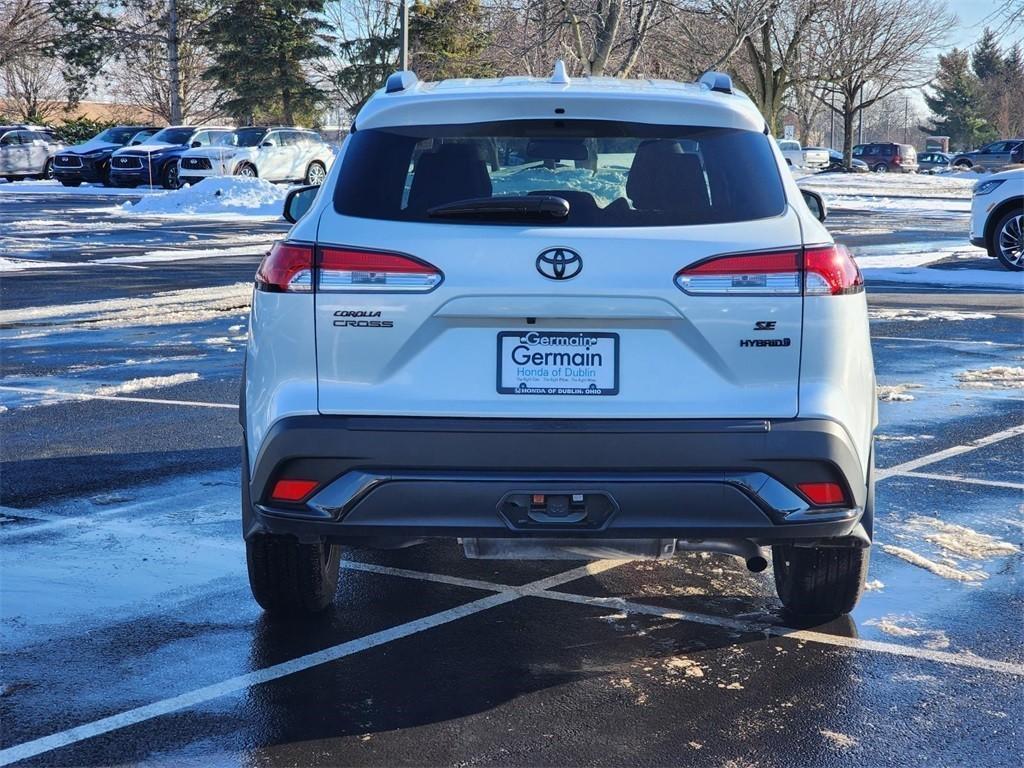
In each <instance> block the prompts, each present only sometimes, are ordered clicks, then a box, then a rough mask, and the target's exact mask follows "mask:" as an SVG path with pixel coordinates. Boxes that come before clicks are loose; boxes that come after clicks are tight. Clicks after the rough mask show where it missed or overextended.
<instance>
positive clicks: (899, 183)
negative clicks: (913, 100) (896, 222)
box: [797, 173, 978, 202]
mask: <svg viewBox="0 0 1024 768" xmlns="http://www.w3.org/2000/svg"><path fill="white" fill-rule="evenodd" d="M797 181H798V182H799V184H800V186H801V187H803V188H804V189H813V190H814V191H815V192H824V193H826V194H828V193H831V194H834V195H878V196H886V195H895V196H899V197H900V198H907V197H917V198H923V199H927V198H931V199H935V198H946V199H949V198H956V199H961V200H966V201H967V202H970V199H971V190H972V189H973V188H974V185H975V184H976V183H977V181H978V177H977V176H976V175H974V174H967V175H960V174H950V175H943V176H929V175H922V174H915V173H870V174H869V173H865V174H855V173H826V174H814V175H811V176H804V177H803V178H800V179H798V180H797Z"/></svg>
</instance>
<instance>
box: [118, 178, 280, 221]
mask: <svg viewBox="0 0 1024 768" xmlns="http://www.w3.org/2000/svg"><path fill="white" fill-rule="evenodd" d="M287 194H288V188H287V187H279V186H275V185H274V184H271V183H270V182H269V181H267V180H266V179H251V178H247V177H245V176H213V177H210V178H208V179H206V180H204V181H202V182H200V183H198V184H196V185H195V186H186V187H182V188H181V189H175V190H172V191H170V192H162V193H160V194H156V195H150V196H148V197H145V198H143V199H142V200H139V201H138V202H137V203H134V204H132V203H125V204H124V210H125V211H126V212H127V213H131V214H143V215H147V216H174V215H189V216H196V215H201V216H210V215H213V216H216V215H218V214H229V215H234V216H239V215H242V216H265V217H272V218H275V219H276V218H280V217H281V212H282V210H283V208H284V199H285V197H286V196H287Z"/></svg>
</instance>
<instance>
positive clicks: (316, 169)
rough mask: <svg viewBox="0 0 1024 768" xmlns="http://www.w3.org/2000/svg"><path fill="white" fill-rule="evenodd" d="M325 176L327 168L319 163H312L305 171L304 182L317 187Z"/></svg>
mask: <svg viewBox="0 0 1024 768" xmlns="http://www.w3.org/2000/svg"><path fill="white" fill-rule="evenodd" d="M326 178H327V170H326V169H325V168H324V167H323V166H322V165H320V163H313V164H312V165H311V166H309V170H308V171H306V183H307V184H312V185H313V186H316V187H319V186H320V185H321V184H323V183H324V179H326Z"/></svg>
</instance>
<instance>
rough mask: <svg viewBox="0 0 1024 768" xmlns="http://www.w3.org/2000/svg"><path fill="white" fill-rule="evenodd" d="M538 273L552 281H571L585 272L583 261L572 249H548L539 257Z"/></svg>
mask: <svg viewBox="0 0 1024 768" xmlns="http://www.w3.org/2000/svg"><path fill="white" fill-rule="evenodd" d="M537 271H538V272H540V273H541V274H542V275H544V277H548V278H551V279H552V280H569V279H571V278H573V277H576V275H578V274H579V273H580V272H582V271H583V259H581V258H580V255H579V254H578V253H576V251H574V250H573V249H572V248H548V249H547V250H546V251H541V254H540V256H538V257H537Z"/></svg>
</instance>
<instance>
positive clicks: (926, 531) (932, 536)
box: [907, 517, 1017, 560]
mask: <svg viewBox="0 0 1024 768" xmlns="http://www.w3.org/2000/svg"><path fill="white" fill-rule="evenodd" d="M907 527H908V528H909V529H910V530H912V531H915V532H916V533H919V534H921V537H922V538H923V539H924V540H925V541H928V542H930V543H932V544H934V545H935V546H937V547H940V548H942V549H944V550H946V551H947V552H949V553H950V554H952V555H955V556H958V557H966V558H969V559H971V560H983V559H985V558H988V557H1000V556H1002V555H1014V554H1016V553H1017V547H1015V546H1014V545H1013V544H1011V543H1010V542H1008V541H1002V540H1001V539H997V538H996V537H995V536H989V535H988V534H987V533H979V532H978V531H976V530H974V529H973V528H967V527H966V526H963V525H956V524H955V523H946V522H943V521H942V520H939V519H937V518H934V517H913V518H911V519H910V520H908V521H907Z"/></svg>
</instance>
